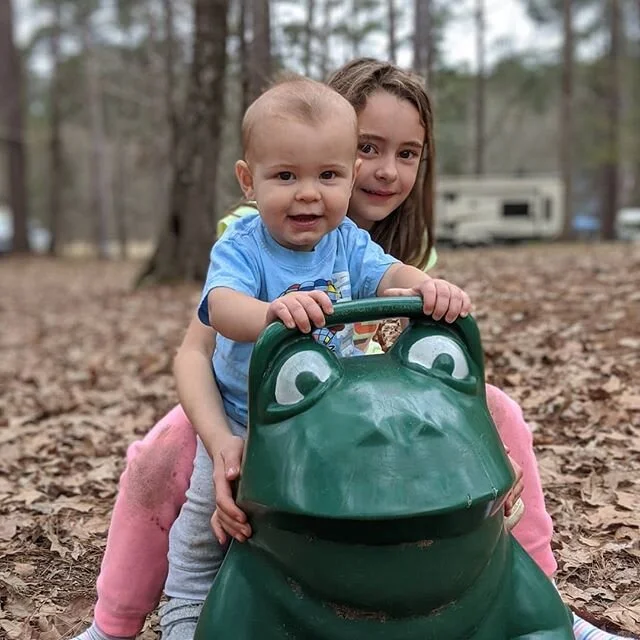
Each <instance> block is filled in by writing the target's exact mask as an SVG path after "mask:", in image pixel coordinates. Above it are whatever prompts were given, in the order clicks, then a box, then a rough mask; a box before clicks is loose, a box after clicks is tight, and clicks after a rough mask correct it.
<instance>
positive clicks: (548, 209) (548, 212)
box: [544, 198, 553, 220]
mask: <svg viewBox="0 0 640 640" xmlns="http://www.w3.org/2000/svg"><path fill="white" fill-rule="evenodd" d="M552 216H553V201H552V200H551V198H545V199H544V219H545V220H551V217H552Z"/></svg>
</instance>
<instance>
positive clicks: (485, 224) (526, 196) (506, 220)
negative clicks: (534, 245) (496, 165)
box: [435, 176, 564, 244]
mask: <svg viewBox="0 0 640 640" xmlns="http://www.w3.org/2000/svg"><path fill="white" fill-rule="evenodd" d="M563 190H564V187H563V184H562V181H561V180H560V179H559V178H557V177H549V176H539V177H535V176H527V177H522V178H519V177H508V176H504V177H503V176H481V177H476V176H459V177H458V176H443V177H440V178H439V179H438V180H437V183H436V211H435V214H436V237H437V239H438V242H440V241H445V242H451V243H453V244H486V243H490V242H496V241H510V240H530V239H542V238H554V237H557V236H558V235H559V234H560V233H561V232H562V227H563V224H564V210H563V209H564V207H563V203H564V200H563Z"/></svg>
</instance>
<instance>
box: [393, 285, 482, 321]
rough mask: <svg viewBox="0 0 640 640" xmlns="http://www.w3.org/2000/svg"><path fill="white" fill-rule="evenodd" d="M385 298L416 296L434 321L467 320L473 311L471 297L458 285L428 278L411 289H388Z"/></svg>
mask: <svg viewBox="0 0 640 640" xmlns="http://www.w3.org/2000/svg"><path fill="white" fill-rule="evenodd" d="M384 295H385V296H415V295H418V296H420V297H421V298H422V300H423V303H424V304H423V305H422V311H423V312H424V314H425V315H427V316H431V317H432V318H433V319H434V320H440V319H441V318H443V317H444V319H445V320H446V321H447V322H453V321H454V320H456V319H457V318H458V317H462V318H466V317H467V316H468V315H469V312H470V311H471V300H470V299H469V296H468V295H467V294H466V293H465V292H464V291H463V290H462V289H460V288H459V287H456V285H454V284H451V283H450V282H447V281H446V280H436V279H434V278H428V279H426V280H423V281H422V282H421V283H420V284H418V285H416V286H415V287H411V288H410V289H398V288H393V289H387V290H386V291H385V292H384Z"/></svg>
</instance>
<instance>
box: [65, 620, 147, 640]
mask: <svg viewBox="0 0 640 640" xmlns="http://www.w3.org/2000/svg"><path fill="white" fill-rule="evenodd" d="M71 640H135V637H134V636H110V635H109V634H108V633H105V632H104V631H101V630H100V628H99V627H98V625H97V624H96V623H95V621H94V622H93V623H92V624H91V626H90V627H89V628H88V629H87V630H86V631H83V632H82V633H81V634H80V635H79V636H74V637H73V638H71Z"/></svg>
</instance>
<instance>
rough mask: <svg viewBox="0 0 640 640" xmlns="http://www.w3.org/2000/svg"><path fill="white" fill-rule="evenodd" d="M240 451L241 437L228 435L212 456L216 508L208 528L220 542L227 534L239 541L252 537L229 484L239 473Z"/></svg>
mask: <svg viewBox="0 0 640 640" xmlns="http://www.w3.org/2000/svg"><path fill="white" fill-rule="evenodd" d="M243 453H244V440H243V439H242V438H239V437H238V436H234V435H229V437H228V438H225V441H224V444H223V445H222V446H221V447H220V448H219V449H218V452H217V454H216V455H215V456H214V460H213V484H214V487H215V495H216V510H215V511H214V513H213V517H212V518H211V528H212V529H213V533H214V534H215V536H216V538H217V540H218V542H219V543H220V544H221V545H224V544H225V543H226V542H227V535H229V536H231V537H232V538H235V539H236V540H238V542H244V541H245V540H246V539H247V538H250V537H251V527H250V526H249V523H248V522H247V516H246V514H245V513H244V512H243V511H241V510H240V509H239V508H238V505H237V504H236V502H235V500H234V498H233V489H232V486H231V483H232V482H235V481H236V480H237V479H238V478H239V477H240V465H241V464H242V456H243Z"/></svg>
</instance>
